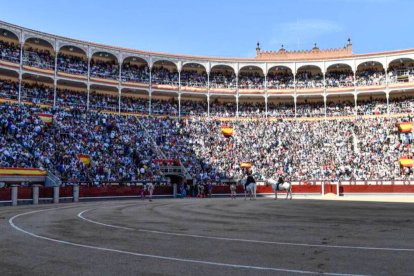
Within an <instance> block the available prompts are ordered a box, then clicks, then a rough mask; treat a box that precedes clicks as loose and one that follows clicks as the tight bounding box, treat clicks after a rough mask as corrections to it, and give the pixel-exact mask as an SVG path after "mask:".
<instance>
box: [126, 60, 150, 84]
mask: <svg viewBox="0 0 414 276" xmlns="http://www.w3.org/2000/svg"><path fill="white" fill-rule="evenodd" d="M121 79H122V81H123V82H136V83H144V84H148V83H149V67H148V63H147V61H146V60H145V59H143V58H139V57H128V58H126V59H124V61H123V63H122V70H121Z"/></svg>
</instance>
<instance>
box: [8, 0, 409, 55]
mask: <svg viewBox="0 0 414 276" xmlns="http://www.w3.org/2000/svg"><path fill="white" fill-rule="evenodd" d="M6 2H7V4H5V3H3V4H2V7H1V9H0V20H3V21H7V22H10V23H13V24H17V25H21V26H24V27H28V28H31V29H35V30H39V31H44V32H48V33H52V34H57V35H62V36H67V37H71V38H76V39H82V40H87V41H93V42H98V43H104V44H109V45H114V46H123V47H129V48H135V49H141V50H151V51H159V52H169V53H181V54H192V55H209V56H233V57H253V56H254V55H255V46H256V42H257V41H260V42H261V47H262V49H264V50H277V49H279V48H280V45H281V44H284V45H285V48H287V49H288V50H297V49H310V48H312V46H313V43H314V42H316V43H318V46H319V47H320V48H336V47H342V46H344V45H345V44H346V40H347V37H348V35H350V36H351V39H352V42H353V46H354V52H355V53H367V52H375V51H384V50H394V49H406V48H414V18H413V15H412V14H413V11H414V1H412V0H309V1H306V0H288V1H275V0H274V1H271V0H268V1H265V0H249V1H246V0H209V1H197V0H181V1H180V0H176V1H171V0H170V1H168V0H165V1H164V0H152V1H139V0H138V1H133V0H128V1H127V0H125V1H122V0H118V1H114V0H112V1H106V0H101V1H92V0H89V1H87V0H60V1H57V0H43V1H42V0H37V1H32V0H20V1H6ZM34 3H35V4H34Z"/></svg>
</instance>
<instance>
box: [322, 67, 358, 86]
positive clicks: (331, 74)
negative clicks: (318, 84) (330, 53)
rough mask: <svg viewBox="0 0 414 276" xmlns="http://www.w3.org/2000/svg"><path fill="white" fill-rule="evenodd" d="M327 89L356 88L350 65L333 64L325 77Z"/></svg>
mask: <svg viewBox="0 0 414 276" xmlns="http://www.w3.org/2000/svg"><path fill="white" fill-rule="evenodd" d="M325 82H326V87H327V88H336V87H352V86H354V73H353V72H352V68H351V66H349V65H348V64H340V63H338V64H333V65H331V66H329V67H328V69H327V70H326V75H325Z"/></svg>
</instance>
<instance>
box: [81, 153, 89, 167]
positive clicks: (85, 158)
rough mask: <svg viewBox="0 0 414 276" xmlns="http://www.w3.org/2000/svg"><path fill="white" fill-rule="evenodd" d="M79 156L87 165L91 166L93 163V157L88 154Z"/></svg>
mask: <svg viewBox="0 0 414 276" xmlns="http://www.w3.org/2000/svg"><path fill="white" fill-rule="evenodd" d="M78 158H79V160H80V161H81V162H82V163H83V164H84V165H85V166H89V165H90V164H91V157H90V156H89V155H87V154H78Z"/></svg>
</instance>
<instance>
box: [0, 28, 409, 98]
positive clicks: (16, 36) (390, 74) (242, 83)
mask: <svg viewBox="0 0 414 276" xmlns="http://www.w3.org/2000/svg"><path fill="white" fill-rule="evenodd" d="M256 51H257V53H256V57H254V58H222V57H203V56H188V55H174V54H161V53H155V52H147V51H140V50H133V49H125V48H120V47H113V46H106V45H100V44H97V43H91V42H84V41H78V40H74V39H70V38H65V37H59V36H54V35H50V34H45V33H41V32H38V31H33V30H29V29H25V28H22V27H19V26H15V25H12V24H8V23H5V22H0V67H1V68H3V69H6V68H7V69H10V70H14V71H15V72H18V73H19V74H20V75H23V74H24V73H30V74H35V75H39V76H42V77H52V78H55V77H56V79H57V80H60V79H65V80H71V81H79V82H83V83H85V84H86V83H89V86H88V87H90V86H91V85H92V84H95V85H105V86H111V87H114V88H117V89H118V90H122V89H132V91H133V90H145V91H158V92H166V93H167V92H174V93H184V94H194V95H196V94H205V95H207V94H214V95H217V96H220V95H221V96H226V95H234V96H239V95H241V96H244V95H245V96H252V97H253V96H259V97H260V96H263V97H265V96H286V95H292V96H294V95H296V96H306V95H308V96H313V95H332V94H357V93H368V92H369V93H371V92H375V91H394V90H398V91H405V90H409V89H414V49H412V50H398V51H388V52H382V53H370V54H354V53H352V44H351V41H350V40H348V43H347V45H346V46H345V47H344V48H338V49H328V50H323V49H319V47H317V46H316V45H315V46H314V47H313V48H312V49H310V50H307V51H288V50H286V49H284V47H283V46H282V48H281V49H280V50H278V51H262V50H261V49H260V45H257V49H256Z"/></svg>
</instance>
